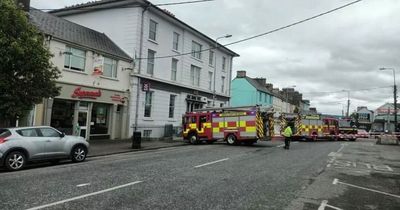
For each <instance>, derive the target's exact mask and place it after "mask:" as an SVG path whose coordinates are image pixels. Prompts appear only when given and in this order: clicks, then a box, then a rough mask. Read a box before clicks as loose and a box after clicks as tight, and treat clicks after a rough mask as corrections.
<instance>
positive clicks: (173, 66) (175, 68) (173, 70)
mask: <svg viewBox="0 0 400 210" xmlns="http://www.w3.org/2000/svg"><path fill="white" fill-rule="evenodd" d="M177 71H178V60H177V59H175V58H172V63H171V80H172V81H176V72H177Z"/></svg>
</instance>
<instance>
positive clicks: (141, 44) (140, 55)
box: [134, 3, 151, 131]
mask: <svg viewBox="0 0 400 210" xmlns="http://www.w3.org/2000/svg"><path fill="white" fill-rule="evenodd" d="M150 4H151V3H149V4H148V5H147V6H146V7H145V8H143V11H142V17H141V18H142V19H141V23H140V46H139V51H140V52H139V57H140V60H139V66H138V70H139V72H138V74H139V75H140V73H141V70H142V57H143V33H144V32H143V25H144V13H145V12H146V11H147V10H148V9H149V7H150ZM137 78H138V80H137V84H136V108H135V127H134V131H137V124H138V117H139V99H140V77H137Z"/></svg>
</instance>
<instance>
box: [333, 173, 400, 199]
mask: <svg viewBox="0 0 400 210" xmlns="http://www.w3.org/2000/svg"><path fill="white" fill-rule="evenodd" d="M332 184H334V185H336V184H343V185H347V186H350V187H355V188H359V189H363V190H368V191H371V192H376V193H380V194H383V195H388V196H392V197H395V198H400V195H394V194H391V193H387V192H382V191H379V190H374V189H370V188H366V187H360V186H357V185H354V184H349V183H345V182H341V181H339V179H336V178H335V179H334V180H333V182H332Z"/></svg>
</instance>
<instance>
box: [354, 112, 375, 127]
mask: <svg viewBox="0 0 400 210" xmlns="http://www.w3.org/2000/svg"><path fill="white" fill-rule="evenodd" d="M355 117H356V124H357V127H358V128H360V129H364V130H366V131H370V130H371V128H372V123H373V122H374V111H372V110H369V109H368V108H367V107H366V106H360V107H357V112H356V116H355Z"/></svg>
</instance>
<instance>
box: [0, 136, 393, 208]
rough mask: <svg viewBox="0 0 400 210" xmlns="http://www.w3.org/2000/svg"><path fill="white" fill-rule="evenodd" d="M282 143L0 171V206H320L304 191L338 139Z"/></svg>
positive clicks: (191, 149)
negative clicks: (289, 147)
mask: <svg viewBox="0 0 400 210" xmlns="http://www.w3.org/2000/svg"><path fill="white" fill-rule="evenodd" d="M356 143H357V142H355V144H356ZM281 144H282V143H281V142H263V143H258V144H256V145H254V146H228V145H226V144H213V145H194V146H192V145H190V146H184V147H176V148H166V149H160V150H156V151H146V152H136V153H126V154H120V155H111V156H104V157H97V158H90V159H88V160H87V161H86V162H84V163H79V164H69V163H66V164H60V165H56V166H48V165H45V166H39V167H34V168H30V169H27V170H23V171H18V172H12V173H10V172H0V186H1V187H0V209H285V208H286V209H301V208H303V209H318V205H308V204H309V203H310V199H309V198H307V196H308V194H307V190H309V188H310V187H314V185H315V182H314V181H315V180H316V179H317V178H318V177H320V176H321V174H322V173H325V171H326V167H327V161H328V162H329V161H330V159H329V158H330V156H328V155H329V154H331V152H335V151H338V150H340V148H341V147H343V145H342V142H307V143H292V145H291V149H290V150H284V149H282V147H281ZM339 178H340V177H339ZM317 191H318V190H317ZM312 192H315V190H313V191H312ZM341 193H344V192H341ZM323 199H324V198H321V199H319V198H318V201H315V202H314V203H318V202H320V201H322V200H323ZM331 202H332V201H331ZM395 202H396V201H395ZM311 203H312V202H311ZM395 204H396V203H395Z"/></svg>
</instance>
